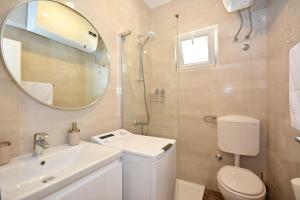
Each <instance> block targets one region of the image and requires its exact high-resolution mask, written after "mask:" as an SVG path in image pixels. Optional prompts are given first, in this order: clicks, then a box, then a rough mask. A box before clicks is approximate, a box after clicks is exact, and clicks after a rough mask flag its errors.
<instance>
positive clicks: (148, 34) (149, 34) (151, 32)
mask: <svg viewBox="0 0 300 200" xmlns="http://www.w3.org/2000/svg"><path fill="white" fill-rule="evenodd" d="M147 36H148V37H149V38H154V37H155V36H156V33H155V32H154V31H149V32H148V33H147Z"/></svg>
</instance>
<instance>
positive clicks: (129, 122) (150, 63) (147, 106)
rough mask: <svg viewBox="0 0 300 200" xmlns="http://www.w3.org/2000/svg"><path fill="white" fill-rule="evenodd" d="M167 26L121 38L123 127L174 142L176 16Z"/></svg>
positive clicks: (152, 28)
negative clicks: (168, 26)
mask: <svg viewBox="0 0 300 200" xmlns="http://www.w3.org/2000/svg"><path fill="white" fill-rule="evenodd" d="M170 24H172V25H171V28H168V29H165V28H163V27H162V26H161V25H159V23H153V24H151V27H150V28H149V29H148V31H144V32H143V33H142V34H135V33H134V32H133V31H130V30H129V31H126V32H123V33H121V34H120V38H119V39H120V47H121V48H120V50H121V51H120V55H121V80H122V127H123V128H124V129H126V130H128V131H130V132H132V133H135V134H141V135H147V136H154V137H161V138H169V139H176V140H177V137H178V77H179V76H178V70H177V69H178V66H177V59H176V46H177V38H178V15H176V16H170ZM150 30H151V31H150ZM177 152H179V145H178V144H177ZM177 159H178V158H177ZM177 168H178V167H177ZM178 183H179V182H178ZM177 188H178V184H177ZM176 191H177V195H175V199H178V197H179V195H178V194H179V192H178V191H179V189H177V190H176Z"/></svg>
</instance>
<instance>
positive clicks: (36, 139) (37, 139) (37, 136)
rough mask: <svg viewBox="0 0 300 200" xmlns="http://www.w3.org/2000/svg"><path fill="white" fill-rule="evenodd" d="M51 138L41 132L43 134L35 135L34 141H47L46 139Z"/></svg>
mask: <svg viewBox="0 0 300 200" xmlns="http://www.w3.org/2000/svg"><path fill="white" fill-rule="evenodd" d="M47 137H49V134H48V133H46V132H41V133H35V134H34V140H35V141H40V140H45V138H47Z"/></svg>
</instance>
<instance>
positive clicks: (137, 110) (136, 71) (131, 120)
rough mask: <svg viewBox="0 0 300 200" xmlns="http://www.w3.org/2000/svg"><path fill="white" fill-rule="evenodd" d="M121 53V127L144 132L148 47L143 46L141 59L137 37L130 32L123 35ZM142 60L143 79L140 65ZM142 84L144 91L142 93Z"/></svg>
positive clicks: (148, 68) (134, 131) (147, 97)
mask: <svg viewBox="0 0 300 200" xmlns="http://www.w3.org/2000/svg"><path fill="white" fill-rule="evenodd" d="M122 42H123V53H122V91H123V94H122V125H123V128H124V129H126V130H128V131H130V132H133V133H136V134H143V133H144V134H146V133H147V131H148V125H147V124H146V122H147V111H146V105H145V99H144V98H146V101H147V107H148V109H149V110H150V96H149V95H148V94H149V92H148V91H150V48H149V46H145V48H144V49H143V52H141V53H142V60H141V55H140V49H139V38H138V37H137V36H136V35H134V34H131V35H129V36H127V37H123V40H122ZM142 61H143V68H144V73H143V75H144V76H143V79H144V81H145V83H144V82H143V80H142V77H141V69H140V65H141V62H142ZM144 84H145V89H146V92H145V94H146V95H144Z"/></svg>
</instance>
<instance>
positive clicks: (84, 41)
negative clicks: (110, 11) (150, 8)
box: [1, 0, 110, 109]
mask: <svg viewBox="0 0 300 200" xmlns="http://www.w3.org/2000/svg"><path fill="white" fill-rule="evenodd" d="M1 46H2V54H3V59H4V62H5V64H6V67H7V70H8V71H9V73H10V75H11V76H12V77H13V79H14V80H15V81H16V83H17V84H18V85H19V86H20V87H21V88H22V89H23V90H24V91H25V92H26V93H28V94H29V95H31V96H32V97H33V98H35V99H36V100H38V101H39V102H41V103H43V104H46V105H49V106H52V107H56V108H62V109H78V108H83V107H87V106H89V105H91V104H92V103H94V102H96V101H97V100H98V99H100V97H101V96H102V95H103V93H104V91H105V89H106V86H107V83H108V80H109V71H110V63H109V56H108V52H107V48H106V46H105V44H104V42H103V40H102V39H101V37H100V35H99V33H98V32H97V30H96V29H95V28H94V26H93V25H92V24H91V23H90V22H89V21H87V20H86V19H85V18H84V17H83V16H82V15H80V14H79V13H78V12H76V11H75V10H73V9H72V8H70V7H67V6H65V5H63V4H61V3H58V2H54V1H46V0H41V1H30V2H26V3H23V4H21V5H19V6H17V7H16V8H15V9H13V10H12V11H11V13H10V14H9V15H8V17H7V19H6V22H5V24H4V26H3V28H2V34H1Z"/></svg>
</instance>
